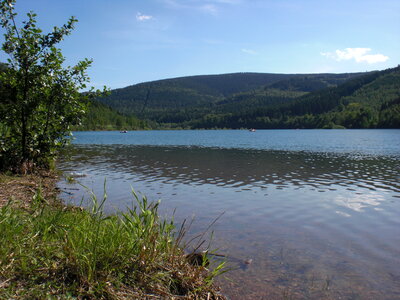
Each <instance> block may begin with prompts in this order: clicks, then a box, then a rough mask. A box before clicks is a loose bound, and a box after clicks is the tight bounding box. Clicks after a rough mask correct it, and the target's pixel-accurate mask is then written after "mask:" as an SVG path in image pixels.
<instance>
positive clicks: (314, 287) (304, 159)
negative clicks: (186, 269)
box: [59, 145, 400, 299]
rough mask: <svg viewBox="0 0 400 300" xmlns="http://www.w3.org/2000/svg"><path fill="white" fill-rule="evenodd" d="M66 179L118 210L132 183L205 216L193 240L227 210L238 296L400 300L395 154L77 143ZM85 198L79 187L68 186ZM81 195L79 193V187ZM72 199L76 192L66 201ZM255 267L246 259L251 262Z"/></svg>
mask: <svg viewBox="0 0 400 300" xmlns="http://www.w3.org/2000/svg"><path fill="white" fill-rule="evenodd" d="M68 153H69V155H70V158H71V160H70V161H68V160H65V161H62V162H60V166H59V167H60V168H61V169H63V170H66V171H67V172H68V171H69V172H83V173H85V174H87V176H86V177H83V178H79V180H80V182H81V183H82V184H84V185H86V186H87V187H89V188H90V189H94V190H95V191H96V192H97V193H99V194H101V192H102V188H103V181H104V178H107V192H108V195H109V201H108V207H107V209H108V210H109V211H112V210H115V209H119V210H123V209H124V208H125V207H126V206H129V205H130V204H131V197H130V195H129V194H130V186H132V187H133V188H134V189H135V190H137V191H140V192H142V193H143V194H146V195H147V196H148V197H149V198H150V199H152V200H156V199H159V198H161V199H162V203H163V205H162V208H163V209H164V210H163V213H165V214H171V213H172V211H173V210H174V209H175V208H177V212H176V219H177V220H178V222H179V221H182V220H183V219H184V218H187V217H190V216H192V215H193V214H195V215H196V221H195V223H194V224H195V226H194V227H192V231H193V234H195V233H196V232H200V231H202V230H204V229H205V228H206V227H207V225H208V224H209V223H211V222H212V221H213V219H214V218H216V217H217V216H218V215H219V214H220V213H221V212H225V214H224V216H223V217H222V218H221V219H220V220H219V221H218V223H217V224H216V226H215V228H214V230H215V234H216V238H215V240H214V246H215V247H216V248H218V249H219V250H218V251H219V252H220V253H223V254H224V255H226V256H227V260H228V263H230V265H231V266H232V267H233V268H237V270H235V271H232V272H229V273H228V275H227V276H228V277H229V279H221V284H222V286H223V289H224V291H225V292H226V294H227V295H229V296H230V297H231V298H232V299H260V298H262V297H264V298H268V299H275V298H278V299H279V298H286V299H304V298H313V299H321V298H332V299H339V298H340V297H341V298H342V299H358V298H362V299H396V298H399V297H400V285H399V282H400V234H399V233H400V232H399V228H400V227H399V225H400V220H399V215H400V200H399V192H400V183H399V182H400V180H399V175H400V170H399V158H398V157H396V156H393V155H392V156H386V157H380V156H368V155H357V156H355V155H353V156H350V155H348V154H340V153H338V154H333V153H330V154H326V153H325V154H324V153H312V152H290V151H272V150H270V151H263V150H248V149H247V150H246V149H241V150H238V149H216V148H200V147H171V146H170V147H166V146H164V147H162V146H132V145H97V146H96V145H75V146H73V147H71V148H70V149H69V151H68ZM61 185H62V187H63V188H64V189H65V191H66V192H69V193H71V192H72V193H73V195H70V196H71V197H70V198H71V199H70V201H72V202H74V201H75V203H78V202H79V201H80V197H81V195H82V194H83V193H84V192H83V191H82V189H80V188H79V187H78V186H75V185H74V186H71V185H67V184H65V183H64V184H61ZM77 188H79V190H75V189H77ZM66 195H67V194H66ZM250 260H251V261H252V263H251V264H245V263H244V262H245V261H250Z"/></svg>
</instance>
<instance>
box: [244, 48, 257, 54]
mask: <svg viewBox="0 0 400 300" xmlns="http://www.w3.org/2000/svg"><path fill="white" fill-rule="evenodd" d="M242 52H243V53H246V54H250V55H256V54H257V52H256V51H254V50H251V49H242Z"/></svg>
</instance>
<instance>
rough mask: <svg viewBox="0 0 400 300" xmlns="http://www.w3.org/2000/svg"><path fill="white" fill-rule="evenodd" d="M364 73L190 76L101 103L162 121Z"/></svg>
mask: <svg viewBox="0 0 400 300" xmlns="http://www.w3.org/2000/svg"><path fill="white" fill-rule="evenodd" d="M361 74H363V73H350V74H269V73H233V74H222V75H202V76H189V77H181V78H173V79H165V80H158V81H152V82H147V83H141V84H136V85H132V86H128V87H126V88H122V89H116V90H113V91H112V92H111V95H110V96H108V97H105V98H102V99H100V101H101V102H102V103H104V104H107V105H109V106H110V107H112V108H113V109H116V110H118V111H119V112H121V113H125V114H134V115H136V116H137V117H139V118H148V119H151V120H154V121H159V118H160V117H161V118H162V117H164V116H165V113H169V112H171V111H176V110H187V109H191V108H194V107H196V108H200V109H203V108H205V107H212V106H213V105H214V104H216V103H218V102H219V101H223V100H225V99H226V98H229V97H231V96H233V95H235V94H238V93H246V92H251V91H255V90H259V89H263V88H264V87H266V86H269V87H270V88H272V89H278V90H285V91H286V90H288V91H293V92H295V91H298V92H310V91H314V90H316V89H320V88H325V87H330V86H336V85H338V84H340V83H342V82H345V81H346V80H348V79H351V78H354V77H356V76H360V75H361Z"/></svg>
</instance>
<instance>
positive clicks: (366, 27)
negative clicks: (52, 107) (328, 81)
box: [0, 0, 400, 89]
mask: <svg viewBox="0 0 400 300" xmlns="http://www.w3.org/2000/svg"><path fill="white" fill-rule="evenodd" d="M15 9H16V12H17V13H18V16H17V20H18V21H23V20H25V19H26V13H27V12H28V11H34V12H35V13H37V14H38V25H39V27H40V28H42V29H43V30H44V31H45V32H48V31H51V30H52V28H53V26H55V25H56V26H61V25H63V24H64V23H66V22H67V20H68V18H69V17H70V16H75V17H76V18H77V19H78V20H79V22H78V24H77V25H76V29H75V30H74V32H73V33H72V35H70V36H68V37H66V39H65V40H64V41H63V42H62V43H61V44H60V45H59V47H60V48H61V49H62V51H63V54H64V56H65V57H66V58H67V60H66V64H68V65H73V64H75V63H76V62H78V61H79V60H81V59H83V58H92V59H93V60H94V62H93V65H92V67H91V68H90V70H89V75H90V77H91V85H92V86H95V87H97V88H100V87H102V86H103V85H106V86H107V87H109V88H112V89H114V88H122V87H125V86H128V85H132V84H137V83H140V82H146V81H152V80H158V79H165V78H172V77H181V76H189V75H204V74H223V73H235V72H263V73H344V72H364V71H371V70H383V69H386V68H390V67H395V66H397V65H398V64H400V1H399V0H377V1H371V0H112V1H111V0H34V1H33V0H17V3H16V5H15ZM5 60H6V56H5V54H4V53H3V52H2V53H0V61H5Z"/></svg>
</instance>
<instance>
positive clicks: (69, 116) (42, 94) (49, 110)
mask: <svg viewBox="0 0 400 300" xmlns="http://www.w3.org/2000/svg"><path fill="white" fill-rule="evenodd" d="M14 5H15V0H1V1H0V17H1V20H0V24H1V26H2V27H3V29H4V30H5V34H4V39H5V41H4V43H3V46H2V50H3V51H4V52H5V53H7V54H8V56H9V58H8V64H7V68H6V69H5V70H4V71H3V72H2V73H1V75H0V83H1V94H0V133H1V137H0V169H12V170H14V171H22V172H29V171H32V170H33V169H34V168H35V167H49V163H50V162H51V160H52V159H53V158H54V157H55V156H56V154H57V152H58V150H59V149H60V148H61V147H62V146H64V145H65V144H66V143H68V142H69V140H70V138H69V136H70V135H71V132H70V125H72V124H79V123H80V122H81V119H82V117H83V115H84V113H85V111H86V108H87V104H88V98H89V97H91V96H95V95H98V93H99V92H98V91H97V92H94V91H93V89H91V90H90V92H87V93H84V94H82V93H81V92H80V91H81V90H82V89H86V83H87V82H88V81H89V77H88V75H87V73H86V70H87V68H88V67H89V66H90V65H91V63H92V61H91V60H89V59H84V60H83V61H80V62H79V63H78V64H77V65H75V66H73V67H63V63H64V61H65V58H64V56H63V55H62V53H61V50H60V49H58V48H56V45H57V44H58V43H59V42H61V41H62V40H63V38H64V37H65V36H67V35H69V34H70V33H71V32H72V30H73V29H74V25H75V23H76V22H77V20H76V19H75V18H74V17H71V18H70V19H69V21H68V23H67V24H65V25H63V26H62V27H54V29H53V31H52V32H50V33H47V34H42V31H41V30H40V29H39V28H38V27H37V26H36V14H34V13H33V12H30V13H28V14H27V17H28V20H27V21H24V22H22V26H21V28H17V25H16V21H15V18H16V15H17V14H16V13H15V12H14Z"/></svg>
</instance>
